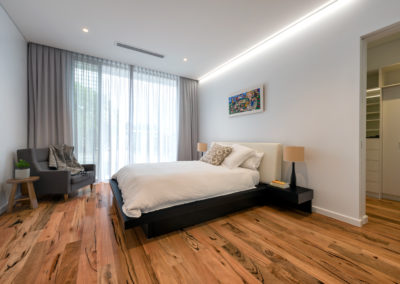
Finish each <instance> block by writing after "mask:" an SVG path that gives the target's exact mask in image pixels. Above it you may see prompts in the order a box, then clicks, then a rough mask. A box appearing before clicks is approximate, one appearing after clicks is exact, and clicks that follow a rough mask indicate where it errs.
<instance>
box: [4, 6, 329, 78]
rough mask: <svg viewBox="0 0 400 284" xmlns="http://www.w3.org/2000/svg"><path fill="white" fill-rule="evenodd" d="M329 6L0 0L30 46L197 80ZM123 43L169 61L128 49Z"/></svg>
mask: <svg viewBox="0 0 400 284" xmlns="http://www.w3.org/2000/svg"><path fill="white" fill-rule="evenodd" d="M326 2H327V0H169V1H166V0H113V1H110V0H85V1H82V0H68V1H54V0H35V1H32V0H18V1H16V0H0V4H1V5H2V6H3V7H4V9H5V10H6V11H7V13H8V14H9V15H10V17H11V18H12V20H13V21H14V22H15V24H16V25H17V27H18V28H19V29H20V31H21V32H22V34H23V35H24V37H25V39H26V40H27V41H32V42H36V43H41V44H45V45H49V46H53V47H58V48H63V49H67V50H71V51H75V52H80V53H85V54H89V55H93V56H98V57H103V58H108V59H112V60H117V61H121V62H125V63H129V64H134V65H139V66H144V67H149V68H153V69H156V70H161V71H165V72H169V73H173V74H177V75H180V76H186V77H189V78H194V79H197V78H199V77H200V76H201V75H203V74H205V73H207V72H208V71H210V70H211V69H213V68H215V67H216V66H218V65H220V64H222V63H224V62H225V61H227V60H228V59H230V58H232V57H233V56H235V55H237V54H238V53H240V52H242V51H244V50H246V49H247V48H248V47H250V46H252V45H254V44H256V43H258V42H259V41H261V40H262V39H264V38H266V37H268V35H271V34H273V33H274V32H276V31H278V30H280V29H282V28H284V27H285V26H286V25H288V24H290V23H291V22H293V21H295V20H297V19H298V18H300V17H302V16H304V15H305V14H307V13H309V12H311V11H312V10H314V9H316V8H318V7H319V6H321V5H323V4H324V3H326ZM83 27H87V28H88V29H89V32H88V33H84V32H82V28H83ZM116 41H119V42H122V43H125V44H129V45H132V46H135V47H138V48H142V49H146V50H150V51H153V52H156V53H161V54H163V55H165V58H164V59H160V58H156V57H152V56H149V55H145V54H140V53H137V52H134V51H130V50H126V49H122V48H120V47H117V46H116V45H115V42H116ZM184 57H186V58H188V61H187V62H184V61H183V58H184Z"/></svg>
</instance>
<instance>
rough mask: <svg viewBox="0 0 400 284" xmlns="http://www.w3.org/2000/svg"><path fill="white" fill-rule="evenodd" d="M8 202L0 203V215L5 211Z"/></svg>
mask: <svg viewBox="0 0 400 284" xmlns="http://www.w3.org/2000/svg"><path fill="white" fill-rule="evenodd" d="M7 207H8V202H6V203H4V204H2V205H0V215H1V214H3V213H4V212H6V211H7Z"/></svg>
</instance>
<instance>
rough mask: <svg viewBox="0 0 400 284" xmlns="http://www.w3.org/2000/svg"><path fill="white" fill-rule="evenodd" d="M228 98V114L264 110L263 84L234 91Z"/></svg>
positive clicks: (235, 114)
mask: <svg viewBox="0 0 400 284" xmlns="http://www.w3.org/2000/svg"><path fill="white" fill-rule="evenodd" d="M228 100H229V116H237V115H243V114H252V113H257V112H262V111H264V86H263V85H261V86H258V87H256V88H251V89H247V90H244V91H241V92H236V93H235V94H233V95H232V96H230V97H229V98H228Z"/></svg>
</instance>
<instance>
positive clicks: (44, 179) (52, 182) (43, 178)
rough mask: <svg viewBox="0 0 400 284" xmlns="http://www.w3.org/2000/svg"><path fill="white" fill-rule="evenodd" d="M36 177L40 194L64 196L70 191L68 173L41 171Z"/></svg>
mask: <svg viewBox="0 0 400 284" xmlns="http://www.w3.org/2000/svg"><path fill="white" fill-rule="evenodd" d="M38 176H39V177H40V179H39V181H38V191H39V192H40V193H41V194H49V193H50V194H57V193H60V194H66V193H69V192H70V190H71V172H70V171H58V170H42V171H39V172H38Z"/></svg>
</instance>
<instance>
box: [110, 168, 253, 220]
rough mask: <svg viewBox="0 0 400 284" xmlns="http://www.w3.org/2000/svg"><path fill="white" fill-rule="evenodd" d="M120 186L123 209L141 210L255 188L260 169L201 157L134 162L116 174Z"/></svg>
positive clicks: (127, 211)
mask: <svg viewBox="0 0 400 284" xmlns="http://www.w3.org/2000/svg"><path fill="white" fill-rule="evenodd" d="M113 179H116V180H117V181H118V185H119V188H120V189H121V193H122V198H123V202H124V204H123V206H122V210H123V211H124V213H125V214H126V215H127V216H129V217H132V218H139V217H140V216H141V215H142V213H149V212H152V211H156V210H160V209H164V208H168V207H172V206H176V205H182V204H185V203H190V202H194V201H198V200H204V199H208V198H212V197H217V196H222V195H227V194H230V193H234V192H239V191H244V190H248V189H252V188H254V187H255V186H256V185H257V184H258V183H259V180H260V174H259V172H258V171H255V170H249V169H244V168H235V169H228V168H226V167H223V166H213V165H210V164H207V163H204V162H201V161H185V162H171V163H154V164H152V163H150V164H133V165H129V166H125V167H123V168H122V169H120V170H119V171H118V172H117V173H116V174H114V175H113Z"/></svg>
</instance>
